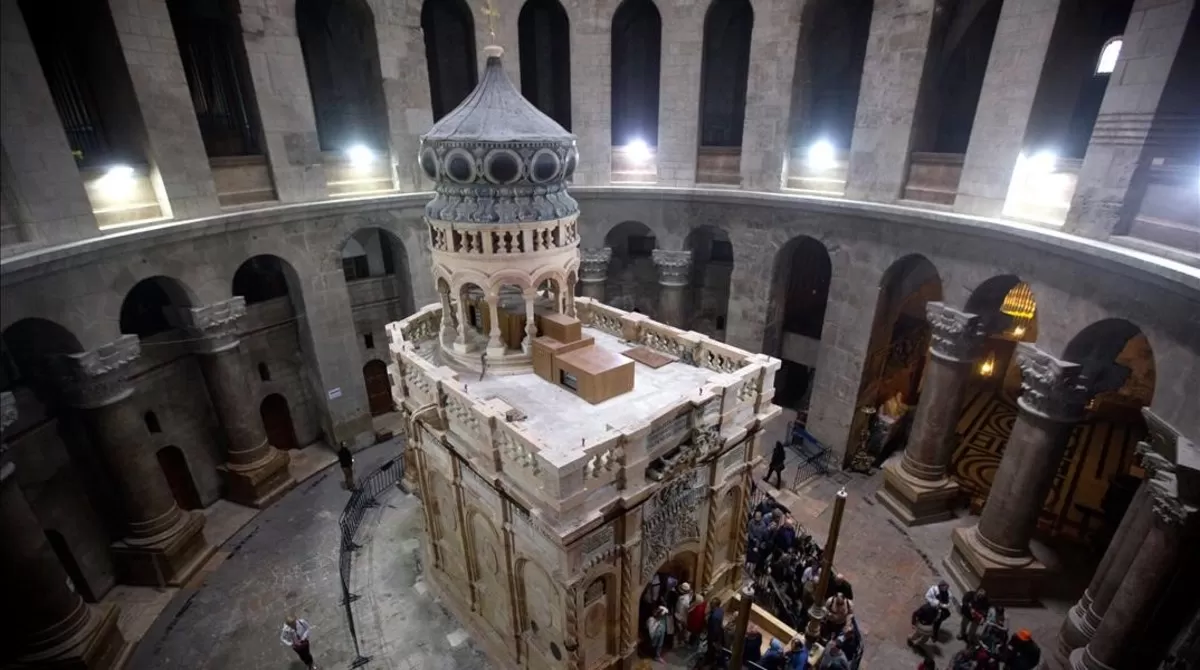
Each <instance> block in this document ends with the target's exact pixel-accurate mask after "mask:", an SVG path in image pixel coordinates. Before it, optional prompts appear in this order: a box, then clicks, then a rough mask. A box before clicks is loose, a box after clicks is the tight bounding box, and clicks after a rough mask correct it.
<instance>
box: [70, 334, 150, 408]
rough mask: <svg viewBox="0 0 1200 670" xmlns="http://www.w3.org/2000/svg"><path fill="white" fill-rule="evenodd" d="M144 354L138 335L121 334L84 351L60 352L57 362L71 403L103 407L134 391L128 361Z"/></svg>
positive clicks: (81, 405)
mask: <svg viewBox="0 0 1200 670" xmlns="http://www.w3.org/2000/svg"><path fill="white" fill-rule="evenodd" d="M141 354H142V347H141V344H140V343H139V342H138V338H137V336H136V335H122V336H121V337H119V338H117V339H116V340H114V341H113V342H112V343H110V344H106V345H104V346H102V347H99V348H96V349H93V350H91V351H85V352H83V353H81V354H66V355H64V356H60V357H59V358H58V359H57V361H56V363H57V364H58V365H59V366H60V375H61V377H62V379H63V383H64V385H65V387H66V389H67V397H68V398H69V399H70V402H71V404H73V405H74V406H76V407H80V408H83V409H93V408H96V407H104V406H105V405H111V404H113V403H115V402H118V401H121V400H124V399H125V398H127V397H129V395H130V394H131V393H133V388H132V387H131V386H130V384H129V380H128V379H127V378H126V375H127V374H128V373H129V364H130V363H132V362H134V361H135V360H137V358H138V357H139V356H141Z"/></svg>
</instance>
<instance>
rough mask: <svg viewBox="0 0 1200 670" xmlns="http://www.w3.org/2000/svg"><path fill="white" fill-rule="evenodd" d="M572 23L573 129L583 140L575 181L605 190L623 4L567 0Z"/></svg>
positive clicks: (607, 0) (609, 171) (612, 0)
mask: <svg viewBox="0 0 1200 670" xmlns="http://www.w3.org/2000/svg"><path fill="white" fill-rule="evenodd" d="M562 4H563V6H564V7H565V8H566V10H567V14H568V16H570V18H571V128H570V130H571V131H572V132H574V133H575V135H576V136H577V137H578V138H579V139H578V145H579V166H578V167H577V168H576V170H575V176H574V177H573V178H572V182H573V183H574V184H575V185H578V186H605V185H607V184H608V183H609V181H610V177H611V175H612V18H613V14H614V13H615V12H616V11H617V6H618V5H619V4H620V2H619V0H565V2H563V3H562Z"/></svg>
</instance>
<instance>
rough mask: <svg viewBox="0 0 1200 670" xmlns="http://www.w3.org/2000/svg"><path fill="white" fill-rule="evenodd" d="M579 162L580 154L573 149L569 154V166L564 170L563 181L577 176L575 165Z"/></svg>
mask: <svg viewBox="0 0 1200 670" xmlns="http://www.w3.org/2000/svg"><path fill="white" fill-rule="evenodd" d="M578 162H579V152H578V151H576V150H575V149H571V150H570V151H568V152H567V165H566V167H565V168H563V179H570V178H571V176H572V175H574V174H575V164H576V163H578Z"/></svg>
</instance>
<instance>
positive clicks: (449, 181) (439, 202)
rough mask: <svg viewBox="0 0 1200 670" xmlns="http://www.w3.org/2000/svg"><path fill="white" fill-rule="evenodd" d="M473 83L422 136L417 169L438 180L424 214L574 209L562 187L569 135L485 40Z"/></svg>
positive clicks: (569, 157)
mask: <svg viewBox="0 0 1200 670" xmlns="http://www.w3.org/2000/svg"><path fill="white" fill-rule="evenodd" d="M486 53H487V55H488V58H487V64H486V65H485V66H484V70H483V76H482V77H481V78H480V81H479V85H478V86H476V87H475V90H474V91H472V92H471V94H470V95H468V96H467V98H466V99H465V100H463V102H462V104H460V105H459V106H458V107H456V108H455V109H454V111H452V112H450V113H449V114H447V115H446V116H444V117H443V118H442V119H441V120H440V121H438V122H437V123H436V124H434V126H433V128H432V129H430V131H429V132H428V133H426V134H425V135H423V136H422V137H421V153H420V164H421V169H422V170H423V171H424V172H425V174H426V175H428V176H429V178H430V179H433V180H434V182H435V183H436V187H435V191H436V192H437V196H436V197H435V198H434V199H433V200H432V201H431V202H430V203H429V204H428V205H426V207H425V214H426V216H427V217H429V218H431V219H435V220H440V221H451V222H456V223H480V224H497V223H523V222H529V221H553V220H556V219H561V218H563V217H566V216H570V215H572V214H576V213H578V211H579V206H578V203H576V202H575V200H574V199H573V198H571V196H569V195H568V194H567V192H566V181H567V180H568V179H570V177H571V175H572V174H573V173H574V171H575V165H576V163H577V162H578V154H577V150H576V147H575V136H574V135H573V134H571V133H570V132H568V131H567V130H565V129H564V128H563V127H562V126H560V125H558V123H557V122H555V121H554V119H551V118H550V117H548V116H546V115H545V114H543V113H542V112H541V111H540V110H538V108H537V107H534V106H533V104H532V103H530V102H529V101H528V100H526V99H525V97H524V96H522V95H521V93H520V92H519V91H517V89H516V88H515V87H514V86H513V85H512V82H511V81H509V79H508V76H507V75H505V74H504V67H503V65H502V64H501V62H500V56H501V54H502V53H503V50H502V49H500V47H488V48H487V50H486Z"/></svg>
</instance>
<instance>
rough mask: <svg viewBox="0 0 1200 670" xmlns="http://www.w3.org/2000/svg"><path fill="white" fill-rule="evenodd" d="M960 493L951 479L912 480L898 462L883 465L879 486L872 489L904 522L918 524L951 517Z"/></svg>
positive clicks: (910, 524)
mask: <svg viewBox="0 0 1200 670" xmlns="http://www.w3.org/2000/svg"><path fill="white" fill-rule="evenodd" d="M961 492H962V487H961V486H959V484H958V482H956V481H954V480H953V479H950V478H948V477H943V478H942V479H940V480H937V481H924V480H920V479H916V478H915V477H913V476H911V475H909V474H908V473H907V472H905V471H904V466H902V465H901V464H900V463H899V461H891V462H889V463H887V464H886V465H884V466H883V488H881V489H879V490H878V491H876V492H875V498H876V499H877V500H878V501H879V502H880V503H882V504H883V506H884V507H886V508H888V511H890V512H891V513H892V514H894V515H895V516H896V518H897V519H899V520H900V522H901V523H903V524H904V525H906V526H922V525H925V524H927V523H937V522H939V521H947V520H949V519H953V518H954V512H953V511H952V510H953V508H954V504H955V503H956V502H957V501H958V499H959V496H960V494H961Z"/></svg>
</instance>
